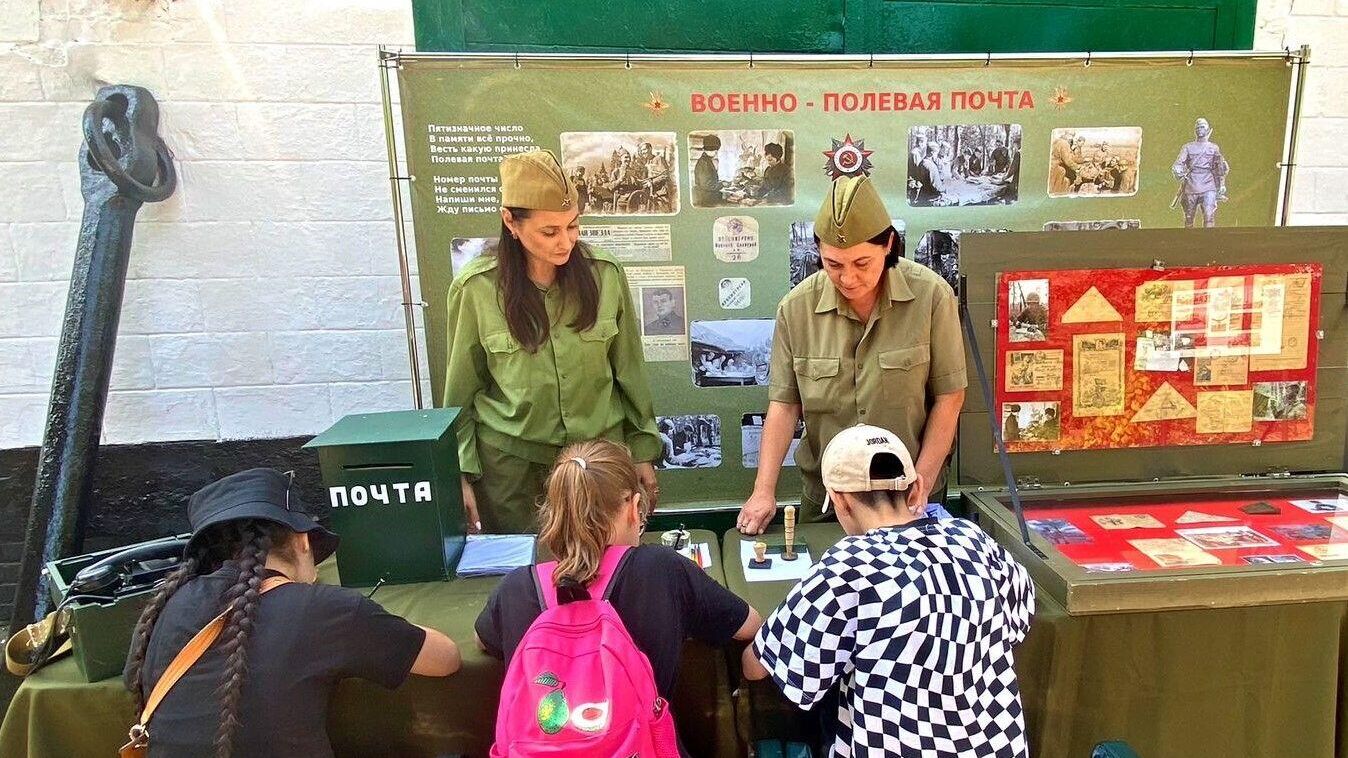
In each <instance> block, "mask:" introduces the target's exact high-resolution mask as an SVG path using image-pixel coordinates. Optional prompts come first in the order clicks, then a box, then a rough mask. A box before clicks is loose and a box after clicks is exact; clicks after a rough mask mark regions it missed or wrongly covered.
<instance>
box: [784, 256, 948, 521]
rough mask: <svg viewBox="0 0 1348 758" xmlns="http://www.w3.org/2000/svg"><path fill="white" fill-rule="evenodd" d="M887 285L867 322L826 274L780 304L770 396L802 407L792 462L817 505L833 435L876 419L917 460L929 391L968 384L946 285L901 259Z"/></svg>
mask: <svg viewBox="0 0 1348 758" xmlns="http://www.w3.org/2000/svg"><path fill="white" fill-rule="evenodd" d="M881 287H882V291H881V293H880V297H879V298H878V299H877V300H876V303H875V308H874V310H873V311H872V312H871V317H870V321H869V322H868V323H862V322H861V320H860V319H859V318H858V317H857V315H856V313H855V312H854V311H853V310H852V308H851V306H849V305H848V304H847V301H846V300H845V299H843V298H842V297H841V296H840V295H839V294H838V290H837V288H836V287H834V286H833V283H832V282H831V281H829V279H828V276H827V274H825V273H824V272H822V271H820V272H818V273H816V274H814V275H812V276H810V277H809V278H807V279H806V280H805V281H803V282H801V283H800V284H799V285H797V286H796V288H795V289H793V290H791V292H790V293H789V294H788V295H787V296H786V297H785V298H784V299H783V300H782V302H781V304H780V305H779V306H778V307H777V326H776V331H775V332H774V334H773V338H772V376H771V379H770V381H769V387H768V399H770V400H775V401H777V402H781V403H792V404H799V405H800V406H801V409H802V413H803V415H804V418H805V436H804V438H803V439H802V440H801V441H800V447H799V448H798V449H797V450H796V465H797V466H799V467H800V471H801V474H802V478H803V479H804V488H805V495H806V497H807V498H809V499H810V500H812V501H814V502H816V503H822V502H823V500H824V485H823V482H822V481H821V480H820V474H819V456H820V455H821V454H822V453H823V450H824V446H825V445H827V444H828V441H829V440H831V439H833V436H834V435H835V434H837V433H838V432H840V431H842V430H843V429H845V428H847V427H849V426H854V425H856V424H873V425H875V426H879V427H882V428H884V429H888V430H890V431H892V432H894V433H895V434H897V435H898V436H899V439H901V440H903V444H904V445H907V446H908V449H909V450H911V451H912V452H913V459H914V460H916V459H917V453H918V449H919V443H921V441H922V429H923V427H924V426H926V423H927V413H928V411H929V410H930V409H931V406H932V402H933V398H934V397H935V396H936V395H944V394H946V393H950V392H956V391H958V390H962V389H964V388H965V386H966V384H967V382H966V380H965V375H964V339H963V338H962V337H961V336H960V323H959V312H958V310H957V307H956V302H955V293H954V292H953V291H951V289H950V285H948V284H946V283H945V280H943V279H941V277H940V276H938V275H937V274H936V273H934V272H933V271H931V270H930V269H927V268H926V267H924V266H920V265H918V264H916V263H913V262H912V261H909V260H905V259H900V260H899V262H898V265H896V266H895V267H894V268H892V269H890V270H888V271H887V272H885V276H884V278H883V279H882V280H881ZM938 486H940V482H933V483H932V487H933V490H935V489H936V488H937V487H938Z"/></svg>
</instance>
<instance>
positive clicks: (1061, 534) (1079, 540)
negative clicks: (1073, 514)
mask: <svg viewBox="0 0 1348 758" xmlns="http://www.w3.org/2000/svg"><path fill="white" fill-rule="evenodd" d="M1025 525H1026V526H1028V527H1030V528H1031V529H1033V530H1035V531H1036V532H1038V533H1039V534H1040V536H1042V537H1043V538H1044V539H1046V540H1048V541H1049V542H1051V543H1053V544H1054V545H1085V544H1087V543H1089V542H1090V541H1091V538H1090V535H1088V534H1086V533H1085V532H1083V531H1081V528H1080V527H1078V526H1077V525H1076V524H1073V523H1072V522H1071V521H1068V520H1067V519H1065V518H1040V519H1027V520H1026V521H1025Z"/></svg>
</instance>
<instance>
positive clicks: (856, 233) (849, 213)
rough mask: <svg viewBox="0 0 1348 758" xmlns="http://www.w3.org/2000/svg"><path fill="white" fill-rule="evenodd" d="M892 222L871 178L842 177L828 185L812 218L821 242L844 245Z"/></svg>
mask: <svg viewBox="0 0 1348 758" xmlns="http://www.w3.org/2000/svg"><path fill="white" fill-rule="evenodd" d="M891 223H892V222H891V221H890V220H889V211H887V210H885V204H884V202H883V201H881V200H880V193H879V192H876V191H875V185H874V184H872V183H871V179H870V177H869V176H865V175H862V176H844V177H840V178H838V179H836V180H834V182H833V186H832V187H830V188H829V191H828V196H827V197H825V198H824V204H823V205H822V206H820V208H819V215H817V216H815V217H814V233H815V235H816V236H818V237H819V242H820V244H824V245H832V246H833V247H843V248H846V247H851V246H853V245H857V244H860V243H862V242H865V241H867V240H869V239H870V238H871V237H874V236H875V235H877V234H879V233H880V232H883V231H884V230H885V229H887V228H889V226H890V224H891Z"/></svg>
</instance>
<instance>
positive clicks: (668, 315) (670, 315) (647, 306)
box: [640, 287, 685, 335]
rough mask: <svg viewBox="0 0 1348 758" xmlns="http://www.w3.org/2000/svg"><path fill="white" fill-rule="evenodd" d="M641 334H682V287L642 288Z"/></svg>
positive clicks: (683, 330) (683, 329)
mask: <svg viewBox="0 0 1348 758" xmlns="http://www.w3.org/2000/svg"><path fill="white" fill-rule="evenodd" d="M640 289H641V333H642V334H645V335H670V334H684V333H685V327H684V321H683V310H684V308H683V287H642V288H640Z"/></svg>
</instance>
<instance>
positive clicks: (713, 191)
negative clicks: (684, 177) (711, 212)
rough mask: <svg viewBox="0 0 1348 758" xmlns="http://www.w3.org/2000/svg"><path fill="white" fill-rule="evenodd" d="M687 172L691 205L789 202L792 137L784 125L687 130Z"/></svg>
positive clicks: (792, 171) (793, 162) (793, 193)
mask: <svg viewBox="0 0 1348 758" xmlns="http://www.w3.org/2000/svg"><path fill="white" fill-rule="evenodd" d="M688 176H689V186H690V187H692V191H691V193H690V194H691V195H692V198H693V207H694V208H726V207H744V208H748V207H755V206H774V205H792V204H793V203H795V201H796V146H795V138H794V136H793V134H792V132H790V131H788V130H784V129H735V130H724V131H696V132H689V133H688Z"/></svg>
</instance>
